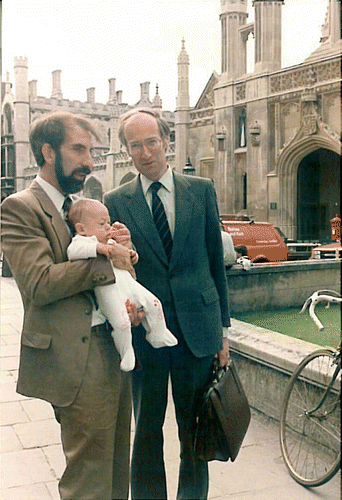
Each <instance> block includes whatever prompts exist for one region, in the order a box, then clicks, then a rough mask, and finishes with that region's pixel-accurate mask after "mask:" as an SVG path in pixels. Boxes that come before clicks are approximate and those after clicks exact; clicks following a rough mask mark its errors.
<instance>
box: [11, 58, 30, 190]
mask: <svg viewBox="0 0 342 500" xmlns="http://www.w3.org/2000/svg"><path fill="white" fill-rule="evenodd" d="M14 80H15V98H14V123H15V131H14V144H15V165H16V189H17V191H21V190H22V189H24V188H25V183H24V169H25V168H27V167H28V166H29V164H30V145H29V123H30V111H29V84H28V61H27V57H15V58H14Z"/></svg>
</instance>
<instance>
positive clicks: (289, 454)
mask: <svg viewBox="0 0 342 500" xmlns="http://www.w3.org/2000/svg"><path fill="white" fill-rule="evenodd" d="M335 356H336V351H335V350H334V349H330V348H322V349H318V350H316V351H314V352H313V353H311V354H309V355H308V356H306V357H305V358H304V359H303V360H302V362H301V363H300V364H299V365H298V366H297V368H296V369H295V371H294V372H293V374H292V376H291V378H290V380H289V382H288V385H287V388H286V392H285V396H284V401H283V405H282V409H281V415H280V447H281V452H282V456H283V459H284V462H285V464H286V466H287V468H288V470H289V473H290V475H291V476H292V478H293V479H294V480H295V481H297V482H298V483H299V484H301V485H303V486H320V485H322V484H324V483H326V482H327V481H329V480H330V479H331V478H332V477H333V476H334V475H335V474H336V473H337V471H338V470H339V468H340V459H341V448H340V442H341V420H340V417H341V409H340V383H341V365H339V367H340V369H339V373H338V376H337V379H336V380H335V382H334V384H333V386H332V388H331V390H330V391H329V394H328V396H327V398H326V400H325V401H324V403H323V405H322V406H321V407H320V408H319V409H318V410H317V411H314V412H313V413H312V414H311V411H312V410H313V409H314V408H316V407H317V405H318V403H319V401H320V400H322V394H323V393H324V389H325V388H326V387H327V386H328V384H329V382H330V381H331V380H332V376H333V373H334V371H335V370H336V364H333V363H332V362H333V360H334V359H335Z"/></svg>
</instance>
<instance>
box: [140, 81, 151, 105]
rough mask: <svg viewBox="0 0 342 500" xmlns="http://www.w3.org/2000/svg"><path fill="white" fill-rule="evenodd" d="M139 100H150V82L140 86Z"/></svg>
mask: <svg viewBox="0 0 342 500" xmlns="http://www.w3.org/2000/svg"><path fill="white" fill-rule="evenodd" d="M140 99H141V100H144V101H146V100H147V101H149V100H150V82H144V83H141V84H140Z"/></svg>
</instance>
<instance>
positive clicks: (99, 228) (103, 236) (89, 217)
mask: <svg viewBox="0 0 342 500" xmlns="http://www.w3.org/2000/svg"><path fill="white" fill-rule="evenodd" d="M83 219H84V220H83V221H82V225H83V229H84V235H85V236H96V238H97V239H98V240H99V242H100V243H107V241H108V240H109V238H111V225H110V218H109V213H108V210H107V207H105V206H104V205H96V207H94V208H93V207H92V208H91V209H89V210H87V211H86V212H85V213H84V217H83Z"/></svg>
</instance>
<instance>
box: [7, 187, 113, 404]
mask: <svg viewBox="0 0 342 500" xmlns="http://www.w3.org/2000/svg"><path fill="white" fill-rule="evenodd" d="M69 242H70V235H69V232H68V229H67V227H66V225H65V223H64V221H63V220H62V218H61V216H60V214H59V213H58V211H57V209H56V207H55V206H54V204H53V203H52V202H51V200H50V198H49V197H48V196H47V194H46V193H45V191H44V190H43V189H42V188H41V187H40V186H39V184H38V183H37V182H36V181H34V182H33V183H32V185H31V186H30V188H28V189H25V190H24V191H20V192H19V193H16V194H14V195H12V196H9V197H8V198H6V199H5V200H4V202H3V204H2V248H3V251H4V254H5V256H6V259H7V260H8V262H9V265H10V268H11V271H12V273H13V276H14V278H15V280H16V282H17V284H18V287H19V290H20V293H21V297H22V300H23V305H24V322H23V329H22V336H21V354H20V366H19V378H18V387H17V390H18V392H20V393H21V394H24V395H26V396H31V397H37V398H41V399H45V400H47V401H50V402H51V403H52V404H54V405H56V406H68V405H70V404H71V403H72V402H73V400H74V398H75V396H76V394H77V392H78V389H79V387H80V385H81V383H82V378H83V374H84V371H85V366H86V361H87V357H88V350H89V339H90V329H91V319H92V303H91V300H90V298H89V295H88V293H87V291H88V290H90V289H93V288H94V287H95V286H97V285H101V284H109V283H113V282H114V275H113V271H112V267H111V265H110V262H109V261H108V260H107V259H106V258H101V257H98V258H96V259H88V260H83V261H81V260H80V261H74V262H68V261H67V255H66V249H67V246H68V245H69Z"/></svg>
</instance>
